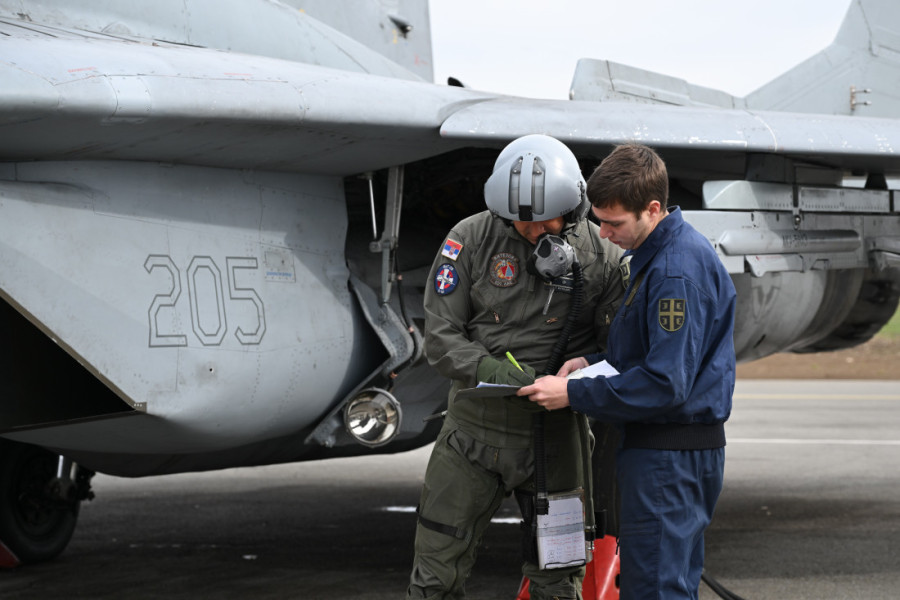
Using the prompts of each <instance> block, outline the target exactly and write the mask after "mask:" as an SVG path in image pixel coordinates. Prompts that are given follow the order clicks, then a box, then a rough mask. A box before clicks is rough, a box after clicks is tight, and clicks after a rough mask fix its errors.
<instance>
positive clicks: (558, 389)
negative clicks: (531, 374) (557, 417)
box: [516, 359, 583, 410]
mask: <svg viewBox="0 0 900 600" xmlns="http://www.w3.org/2000/svg"><path fill="white" fill-rule="evenodd" d="M572 360H578V359H572ZM582 360H583V359H582ZM569 362H572V361H569ZM566 364H568V363H566ZM563 368H565V365H563ZM568 384H569V380H568V379H566V378H565V377H554V376H552V375H548V376H547V377H541V378H540V379H538V380H537V381H535V382H534V383H533V384H531V385H527V386H525V387H523V388H521V389H520V390H519V391H518V392H516V395H517V396H528V399H529V400H531V401H532V402H536V403H537V404H540V405H541V406H543V407H544V408H546V409H547V410H556V409H558V408H565V407H567V406H569V391H568V389H567V387H566V386H567V385H568Z"/></svg>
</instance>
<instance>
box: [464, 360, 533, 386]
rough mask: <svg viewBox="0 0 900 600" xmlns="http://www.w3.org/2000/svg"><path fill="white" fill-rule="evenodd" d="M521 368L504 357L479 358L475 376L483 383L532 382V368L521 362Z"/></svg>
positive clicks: (519, 383) (521, 383)
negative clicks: (499, 358) (501, 358)
mask: <svg viewBox="0 0 900 600" xmlns="http://www.w3.org/2000/svg"><path fill="white" fill-rule="evenodd" d="M520 366H521V369H520V368H519V367H517V366H515V365H514V364H512V363H511V362H509V361H508V360H506V359H503V360H498V359H496V358H493V357H491V356H486V357H484V358H483V359H481V362H480V363H479V364H478V371H477V373H476V377H477V378H478V381H483V382H484V383H499V384H503V385H518V386H522V385H528V384H530V383H533V382H534V376H535V372H534V369H533V368H531V367H529V366H528V365H526V364H521V363H520Z"/></svg>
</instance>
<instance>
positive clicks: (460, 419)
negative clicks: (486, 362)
mask: <svg viewBox="0 0 900 600" xmlns="http://www.w3.org/2000/svg"><path fill="white" fill-rule="evenodd" d="M562 235H563V237H565V238H566V240H567V241H568V243H569V244H570V245H571V246H572V247H573V248H574V250H575V253H576V256H577V257H578V261H579V263H580V264H581V266H582V269H583V273H584V287H583V289H584V303H583V308H582V311H581V315H580V317H579V320H578V322H577V327H576V328H575V330H574V331H573V333H572V335H571V337H570V340H569V343H568V346H567V349H566V353H565V359H568V358H572V357H576V356H583V355H585V354H589V353H593V352H600V351H603V350H605V346H606V335H607V331H608V328H609V324H610V322H611V320H612V318H613V316H614V315H615V312H616V308H617V307H618V303H619V301H620V299H621V297H622V293H623V285H622V281H621V277H620V275H619V273H618V264H619V257H620V256H621V250H620V249H619V248H617V247H616V246H614V245H612V244H610V243H609V242H607V241H606V240H602V239H601V238H600V236H599V228H597V227H596V226H595V225H594V224H592V223H589V222H588V221H586V220H584V221H581V222H580V223H578V224H574V225H567V227H566V228H565V229H564V231H563V234H562ZM444 248H445V249H444V250H443V251H442V252H441V253H439V254H438V256H437V257H436V258H435V261H434V264H433V265H432V268H431V273H430V276H429V279H428V281H427V283H426V292H425V354H426V357H427V358H428V361H429V363H430V364H431V365H433V366H434V367H435V368H436V369H437V370H438V372H439V373H440V374H441V375H443V376H445V377H448V378H450V379H452V380H453V385H452V387H451V390H450V400H449V409H448V414H447V417H446V419H445V422H444V426H443V429H442V430H441V433H440V435H439V436H438V439H437V441H436V442H435V446H434V450H433V451H432V455H431V458H430V460H429V464H428V467H427V470H426V473H425V484H424V488H423V491H422V496H421V500H420V503H419V515H420V520H419V524H418V525H417V529H416V543H415V551H416V557H415V561H414V564H413V571H412V575H411V577H410V586H409V589H408V591H407V597H408V598H429V599H432V598H461V597H463V596H464V595H465V591H464V584H465V579H466V578H467V577H468V576H469V573H470V572H471V569H472V566H473V565H474V562H475V550H476V546H477V545H478V543H479V541H480V539H481V536H482V534H483V532H484V530H485V528H486V527H487V525H488V523H489V522H490V519H491V517H492V516H493V515H494V513H495V512H496V510H497V509H498V507H499V506H500V503H501V502H502V500H503V498H504V497H505V496H507V495H509V494H510V493H511V492H513V491H517V492H522V491H525V492H529V493H533V491H534V482H533V472H534V453H533V450H532V445H533V423H534V415H535V413H536V412H539V411H542V410H543V409H542V408H541V407H540V406H538V405H536V404H534V403H532V402H530V401H529V400H528V399H527V398H519V397H516V396H508V397H504V398H487V399H471V398H466V399H457V398H456V397H455V396H456V393H457V392H458V391H459V390H460V389H464V388H469V387H474V386H475V385H476V384H477V383H478V382H477V377H476V371H477V369H478V365H479V363H480V362H481V360H482V359H483V358H485V357H488V356H491V357H494V358H497V359H502V360H506V359H505V353H506V352H507V351H509V352H511V353H512V354H513V356H514V357H515V358H516V359H517V360H518V362H519V363H521V364H527V365H529V366H531V367H532V368H534V369H535V371H537V373H538V374H542V373H543V370H544V367H545V363H546V361H547V359H548V358H549V357H550V355H551V352H552V349H553V346H554V344H555V343H556V341H557V339H558V338H559V333H560V331H561V330H562V328H563V326H564V324H565V322H566V318H567V315H568V312H569V305H570V299H571V282H569V284H568V285H567V284H566V283H565V282H555V283H557V284H558V285H557V286H556V289H555V291H554V292H553V294H552V296H551V294H550V290H551V288H552V287H554V286H553V285H551V284H547V283H545V282H543V281H542V280H541V279H540V278H539V277H536V276H534V275H531V274H529V273H528V272H527V271H526V262H527V260H528V258H529V257H530V256H531V254H532V252H533V250H534V246H533V245H532V244H531V243H530V242H529V241H528V240H526V239H525V238H524V237H522V236H521V235H520V234H519V233H518V232H517V231H516V230H515V228H514V227H513V226H512V225H511V224H509V223H508V222H506V221H504V220H502V219H500V218H496V217H494V216H492V215H491V214H490V213H489V212H487V211H485V212H482V213H479V214H477V215H474V216H472V217H469V218H467V219H464V220H463V221H461V222H460V223H458V224H457V225H456V226H455V227H454V228H453V229H452V230H451V231H450V234H449V235H448V237H447V240H445V247H444ZM567 288H568V289H567ZM548 300H549V304H548ZM545 308H546V312H545ZM584 418H585V417H583V416H582V415H577V414H575V413H573V412H572V411H571V410H569V409H564V410H558V411H551V412H547V413H546V415H545V419H546V421H545V428H546V434H545V440H546V443H545V445H546V454H547V462H548V465H547V481H548V491H549V492H551V493H553V492H558V491H567V490H571V489H575V488H577V487H584V485H585V481H584V477H583V473H584V471H583V465H582V450H581V442H580V440H581V437H580V436H579V427H580V425H579V420H583V419H584ZM517 495H518V494H517ZM592 516H593V515H589V517H592ZM425 524H427V525H428V526H426V525H425ZM522 570H523V573H524V574H525V575H526V576H528V577H529V578H530V579H531V582H532V585H531V594H532V598H535V600H540V599H542V598H554V597H558V598H580V597H581V591H580V590H581V578H582V576H583V572H584V569H583V568H582V567H579V568H568V569H548V570H543V571H542V570H540V569H538V567H537V565H535V564H531V563H529V562H526V563H525V564H524V565H523V569H522Z"/></svg>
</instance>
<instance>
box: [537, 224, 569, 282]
mask: <svg viewBox="0 0 900 600" xmlns="http://www.w3.org/2000/svg"><path fill="white" fill-rule="evenodd" d="M573 262H575V250H574V248H572V246H570V245H569V243H568V242H567V241H566V240H564V239H563V238H561V237H560V236H558V235H552V234H544V235H542V236H541V237H540V239H538V242H537V245H536V246H535V247H534V252H532V254H531V256H530V257H529V258H528V262H527V263H526V265H525V268H526V269H527V271H528V272H529V273H531V274H532V275H537V276H538V277H540V278H541V279H543V280H544V281H553V280H554V279H556V278H558V277H563V276H565V275H566V274H568V273H569V271H570V270H571V269H572V263H573Z"/></svg>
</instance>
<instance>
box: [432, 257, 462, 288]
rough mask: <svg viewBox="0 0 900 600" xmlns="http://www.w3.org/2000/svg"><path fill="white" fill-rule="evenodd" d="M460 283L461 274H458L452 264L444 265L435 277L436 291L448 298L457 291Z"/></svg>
mask: <svg viewBox="0 0 900 600" xmlns="http://www.w3.org/2000/svg"><path fill="white" fill-rule="evenodd" d="M458 283H459V274H458V273H457V272H456V267H454V266H453V265H451V264H450V263H444V264H442V265H441V268H440V269H438V272H437V275H435V276H434V291H435V292H437V293H438V294H440V295H441V296H446V295H447V294H449V293H450V292H452V291H453V290H455V289H456V284H458Z"/></svg>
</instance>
